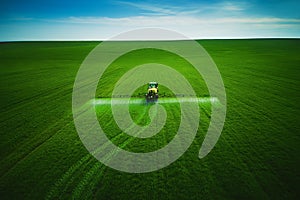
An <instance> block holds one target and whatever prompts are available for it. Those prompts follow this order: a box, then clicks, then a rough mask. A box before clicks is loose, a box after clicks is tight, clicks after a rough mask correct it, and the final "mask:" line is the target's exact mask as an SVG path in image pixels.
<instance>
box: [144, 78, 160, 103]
mask: <svg viewBox="0 0 300 200" xmlns="http://www.w3.org/2000/svg"><path fill="white" fill-rule="evenodd" d="M157 100H158V83H157V82H149V84H148V92H147V94H146V101H147V102H157Z"/></svg>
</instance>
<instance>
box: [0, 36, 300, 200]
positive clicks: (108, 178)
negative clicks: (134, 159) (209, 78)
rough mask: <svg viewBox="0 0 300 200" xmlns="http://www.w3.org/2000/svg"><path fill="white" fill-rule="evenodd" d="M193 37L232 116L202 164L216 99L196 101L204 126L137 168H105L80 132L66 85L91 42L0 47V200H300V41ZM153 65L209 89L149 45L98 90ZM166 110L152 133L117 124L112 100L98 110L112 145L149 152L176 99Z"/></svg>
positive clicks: (140, 118)
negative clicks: (161, 163) (162, 160)
mask: <svg viewBox="0 0 300 200" xmlns="http://www.w3.org/2000/svg"><path fill="white" fill-rule="evenodd" d="M199 43H200V44H201V45H202V46H203V47H204V48H205V49H206V50H207V51H208V53H209V54H210V55H211V57H212V58H213V59H214V61H215V63H216V64H217V66H218V68H219V71H220V73H221V75H222V78H223V81H224V85H225V89H226V95H227V116H226V122H225V124H224V129H223V132H222V135H221V137H220V139H219V141H218V143H217V144H216V146H215V147H214V149H213V150H212V151H211V152H210V153H209V154H208V155H207V156H206V157H205V158H203V159H199V158H198V154H199V149H200V147H201V144H202V142H203V139H204V136H205V133H206V131H207V128H208V124H209V121H210V114H211V111H210V109H211V104H210V103H209V102H208V103H200V106H199V107H200V116H201V117H200V118H201V121H200V127H199V130H198V133H197V135H196V138H195V140H194V141H193V143H192V145H191V146H190V148H189V149H188V150H187V151H186V152H185V153H184V155H183V156H181V157H180V158H179V159H178V160H177V161H175V162H174V163H172V164H171V165H169V166H168V167H166V168H163V169H160V170H158V171H155V172H150V173H142V174H131V173H125V172H120V171H117V170H114V169H111V168H109V167H106V166H105V165H103V164H102V163H101V162H99V161H98V160H97V159H95V158H94V157H93V156H91V155H90V154H89V152H88V151H87V150H86V149H85V147H84V146H83V144H82V142H81V141H80V139H79V136H78V134H77V132H76V130H75V126H74V122H73V115H72V90H73V84H74V81H75V77H76V74H77V71H78V69H79V67H80V65H81V63H82V62H83V60H84V58H85V57H86V56H87V55H88V53H89V52H90V51H91V50H92V49H93V48H94V47H96V46H97V45H98V44H99V43H98V42H12V43H0V61H1V62H0V67H1V73H0V84H1V88H0V94H1V105H0V107H1V122H0V123H1V124H0V130H1V140H0V148H1V151H0V152H1V155H0V156H1V160H0V177H1V178H0V198H1V199H43V198H46V199H91V198H94V199H299V198H300V192H299V185H300V171H299V169H300V148H299V147H300V135H299V134H300V118H299V115H300V105H299V102H300V79H299V77H300V56H299V55H300V40H299V39H281V40H279V39H266V40H263V39H258V40H254V39H252V40H201V41H199ZM136 57H138V58H139V59H134V58H136ZM154 61H155V62H157V63H163V64H166V65H168V66H171V67H173V68H174V69H176V70H178V71H179V72H180V73H182V74H183V75H184V76H185V77H186V78H187V79H188V80H189V81H190V83H191V85H192V86H193V88H194V90H195V92H196V94H197V96H198V97H203V98H205V97H207V96H208V95H209V94H208V91H207V88H206V85H205V83H204V81H203V80H202V78H201V77H199V75H197V73H195V71H194V69H193V68H192V67H191V66H189V64H188V63H186V61H185V60H183V59H181V58H178V57H175V56H174V55H171V54H169V53H167V52H162V51H159V50H153V49H147V50H140V51H135V52H131V53H129V54H127V55H126V56H124V57H121V58H120V59H118V60H117V61H116V62H114V63H113V64H112V65H111V66H110V67H109V68H108V69H107V71H106V72H105V73H104V74H103V78H102V79H101V80H100V81H99V84H98V90H97V94H96V97H97V98H103V97H105V98H107V97H109V96H110V94H111V92H112V89H113V87H114V84H115V83H116V82H117V81H118V79H119V78H120V77H121V76H122V74H124V73H125V72H126V71H128V70H129V69H131V68H133V67H134V66H136V65H138V64H143V63H151V62H154ZM144 91H145V87H141V88H139V89H138V90H137V91H136V92H135V93H134V96H135V98H138V96H139V93H143V92H144ZM160 92H161V93H162V92H164V95H165V96H166V97H174V94H173V93H172V92H171V91H169V90H168V88H165V87H161V88H160ZM163 106H164V107H165V109H166V111H167V113H168V119H167V122H166V126H165V127H164V129H163V130H162V131H161V132H159V133H158V134H157V135H155V136H153V137H152V138H147V139H137V138H134V137H131V136H128V135H126V134H125V133H123V132H122V131H120V129H119V128H118V127H117V124H116V123H115V122H114V119H113V117H112V115H111V108H110V106H107V105H96V111H97V117H98V120H99V123H100V125H101V126H103V127H104V130H105V132H106V133H107V136H108V137H109V138H110V139H111V140H112V141H113V142H114V143H115V144H117V145H118V146H119V147H121V148H123V149H126V150H129V151H133V152H149V151H154V150H156V149H158V148H161V147H163V146H165V145H166V144H167V143H168V142H170V141H171V140H172V138H173V137H174V134H175V133H176V130H177V128H178V125H179V124H178V121H179V119H180V112H179V106H178V104H176V103H170V104H168V103H166V104H164V105H163ZM150 107H151V106H150V105H142V104H137V105H130V107H129V109H130V112H131V113H130V114H131V116H132V118H133V120H134V121H135V122H136V123H137V124H139V125H146V124H148V123H149V122H150V118H149V116H148V114H147V113H148V110H149V108H150ZM91 128H92V127H91ZM87 130H88V129H87ZM100 150H101V149H100Z"/></svg>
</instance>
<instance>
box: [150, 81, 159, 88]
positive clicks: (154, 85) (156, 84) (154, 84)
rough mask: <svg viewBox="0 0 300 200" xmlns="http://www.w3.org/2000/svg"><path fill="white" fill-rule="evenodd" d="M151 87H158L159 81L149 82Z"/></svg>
mask: <svg viewBox="0 0 300 200" xmlns="http://www.w3.org/2000/svg"><path fill="white" fill-rule="evenodd" d="M150 88H156V89H157V88H158V83H157V82H149V85H148V89H150Z"/></svg>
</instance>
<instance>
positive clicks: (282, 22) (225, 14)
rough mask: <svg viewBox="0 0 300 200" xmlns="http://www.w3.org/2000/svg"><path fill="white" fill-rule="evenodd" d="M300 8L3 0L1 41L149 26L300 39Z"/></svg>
mask: <svg viewBox="0 0 300 200" xmlns="http://www.w3.org/2000/svg"><path fill="white" fill-rule="evenodd" d="M299 10H300V1H298V0H287V1H282V0H281V1H279V0H273V1H270V0H266V1H258V0H250V1H235V0H229V1H227V0H225V1H223V0H222V1H216V0H213V1H196V0H160V1H156V0H145V1H135V0H111V1H109V0H92V1H87V0H85V1H81V0H79V1H74V0H72V1H70V0H65V1H62V0H51V1H50V0H44V1H41V0H23V1H20V0H19V1H18V0H4V1H1V7H0V41H11V40H102V39H109V38H110V37H112V36H115V35H117V34H118V33H120V32H124V31H128V30H132V29H137V28H145V27H159V28H166V29H171V30H175V31H178V32H180V33H182V34H184V35H186V36H188V37H190V38H253V37H297V38H299V37H300V14H299V13H300V12H299Z"/></svg>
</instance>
